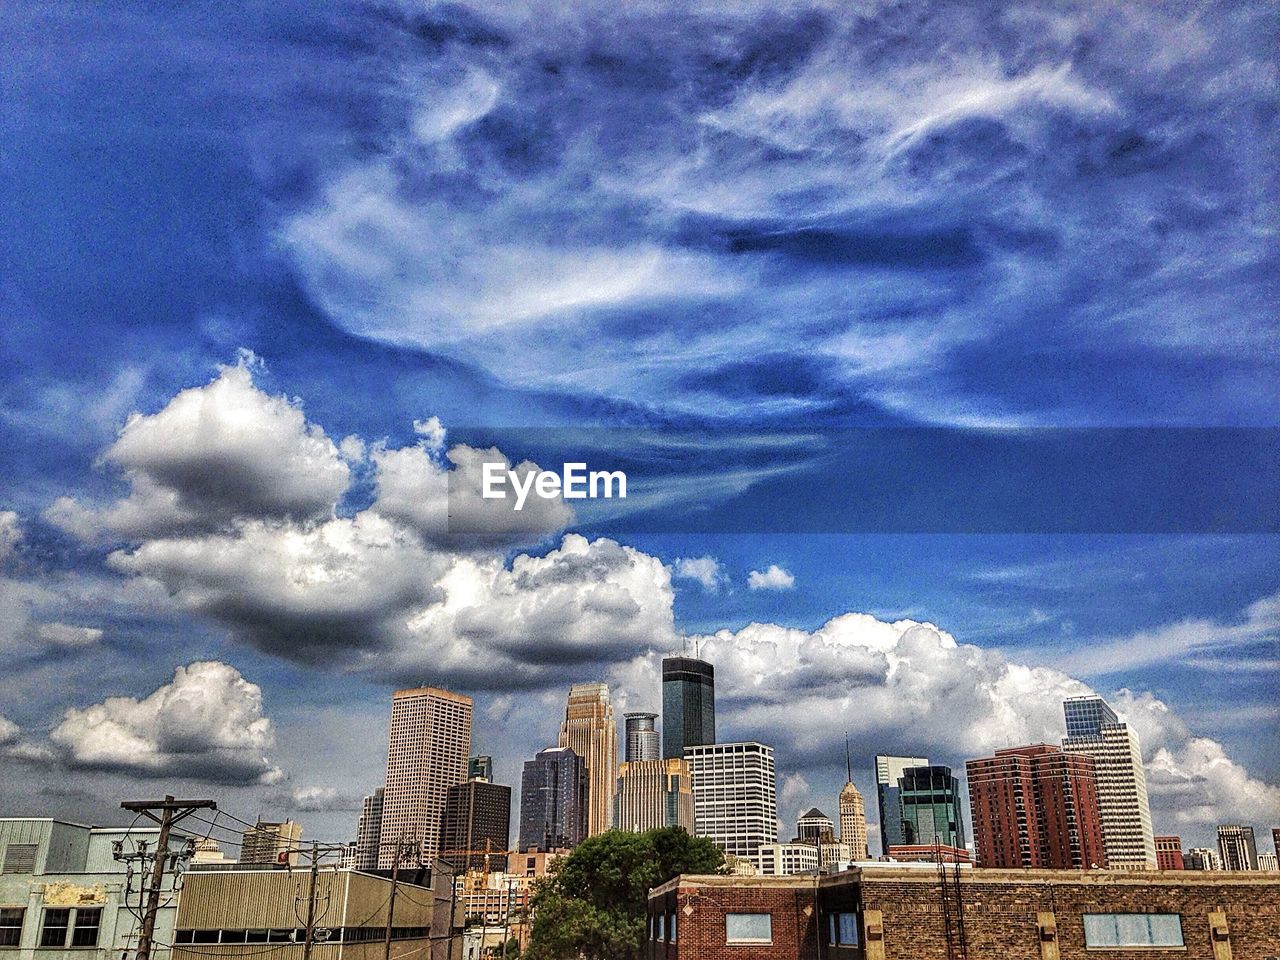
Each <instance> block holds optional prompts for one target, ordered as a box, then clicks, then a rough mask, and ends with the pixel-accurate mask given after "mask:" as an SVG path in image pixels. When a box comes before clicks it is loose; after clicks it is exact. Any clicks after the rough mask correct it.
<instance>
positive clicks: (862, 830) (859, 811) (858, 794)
mask: <svg viewBox="0 0 1280 960" xmlns="http://www.w3.org/2000/svg"><path fill="white" fill-rule="evenodd" d="M840 840H841V842H842V843H845V844H848V846H849V858H850V859H851V860H866V859H867V858H868V857H870V856H871V854H870V853H869V852H868V850H867V807H866V804H865V803H864V802H863V799H862V791H860V790H859V789H858V788H857V787H856V786H854V784H853V780H849V781H848V782H847V783H845V785H844V786H843V787H841V788H840Z"/></svg>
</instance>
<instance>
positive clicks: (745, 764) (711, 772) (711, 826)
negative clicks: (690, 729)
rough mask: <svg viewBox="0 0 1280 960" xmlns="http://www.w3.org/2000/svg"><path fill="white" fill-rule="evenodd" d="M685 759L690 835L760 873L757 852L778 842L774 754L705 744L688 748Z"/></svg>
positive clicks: (756, 746)
mask: <svg viewBox="0 0 1280 960" xmlns="http://www.w3.org/2000/svg"><path fill="white" fill-rule="evenodd" d="M685 759H686V760H688V762H689V771H690V776H691V779H692V783H693V832H694V833H695V834H697V835H698V836H700V837H707V838H709V839H710V840H712V841H714V842H715V844H716V846H718V847H719V848H720V849H721V850H723V851H724V853H725V854H726V855H732V856H735V857H742V858H745V859H746V860H748V861H750V862H751V863H753V864H755V865H756V866H757V867H759V860H758V857H757V854H758V852H759V850H760V847H762V846H764V845H766V844H773V843H777V842H778V781H777V774H776V772H775V770H774V763H773V748H772V747H769V746H766V745H765V744H763V743H755V742H748V743H710V744H703V745H700V746H693V747H688V748H687V749H686V750H685Z"/></svg>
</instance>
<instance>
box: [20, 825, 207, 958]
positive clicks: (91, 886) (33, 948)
mask: <svg viewBox="0 0 1280 960" xmlns="http://www.w3.org/2000/svg"><path fill="white" fill-rule="evenodd" d="M188 822H190V821H188ZM158 839H159V827H156V826H144V825H134V827H133V828H132V829H130V828H126V827H105V828H104V827H88V826H83V825H81V824H78V823H68V822H65V821H62V820H52V819H47V818H17V817H14V818H0V956H10V957H13V958H15V960H17V958H31V957H42V958H49V960H65V958H70V957H80V958H92V960H115V958H119V957H125V956H132V955H133V954H134V951H135V950H136V949H137V946H138V923H137V920H136V919H135V918H134V916H133V914H132V913H131V912H130V910H137V909H138V882H139V881H138V878H137V876H136V873H135V876H134V878H133V880H132V881H130V880H129V876H128V873H129V871H130V870H131V869H132V870H133V871H136V870H137V868H138V866H139V864H138V863H137V862H135V863H134V864H133V866H132V867H130V866H129V865H127V864H126V863H124V862H123V861H120V860H116V859H115V857H114V853H113V849H114V845H115V844H117V843H119V844H120V845H121V848H122V850H123V852H125V853H129V854H133V853H136V852H137V851H138V850H140V849H141V848H142V845H143V844H146V848H147V849H149V850H152V851H154V850H155V848H156V843H157V841H158ZM190 839H193V838H190V837H189V836H188V835H186V834H183V833H175V834H173V835H172V838H171V840H170V844H169V849H170V851H172V852H173V853H175V854H177V853H178V852H179V851H181V850H182V849H183V848H184V847H185V846H186V844H187V843H188V841H189V840H190ZM147 865H148V866H149V865H150V861H148V864H147ZM173 881H174V873H173V872H172V871H167V872H166V873H165V876H164V880H163V884H162V888H161V891H162V897H161V899H160V911H159V913H158V914H157V915H156V926H155V934H154V944H153V947H152V952H151V956H152V957H153V960H169V958H170V950H169V944H171V943H173V930H174V916H175V913H176V909H175V907H174V905H173V903H174V897H175V896H176V892H175V891H174V889H173ZM130 888H132V889H131V890H130ZM126 900H127V902H126Z"/></svg>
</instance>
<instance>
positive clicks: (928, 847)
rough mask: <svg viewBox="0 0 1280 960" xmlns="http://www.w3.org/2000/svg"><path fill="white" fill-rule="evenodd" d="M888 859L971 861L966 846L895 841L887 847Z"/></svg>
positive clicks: (902, 860)
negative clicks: (898, 842) (900, 842)
mask: <svg viewBox="0 0 1280 960" xmlns="http://www.w3.org/2000/svg"><path fill="white" fill-rule="evenodd" d="M889 859H890V860H895V861H898V862H899V863H964V864H969V863H972V861H973V858H972V857H971V856H969V850H968V848H967V847H949V846H947V845H946V844H945V843H902V844H897V843H895V844H894V845H893V846H891V847H890V848H889Z"/></svg>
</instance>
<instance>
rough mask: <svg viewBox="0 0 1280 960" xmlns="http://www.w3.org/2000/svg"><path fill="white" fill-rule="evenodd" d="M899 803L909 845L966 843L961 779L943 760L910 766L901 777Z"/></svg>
mask: <svg viewBox="0 0 1280 960" xmlns="http://www.w3.org/2000/svg"><path fill="white" fill-rule="evenodd" d="M898 803H899V804H900V806H901V809H902V837H903V842H904V843H905V844H906V845H908V846H912V845H920V844H932V843H941V844H943V845H944V846H948V847H957V848H963V847H964V846H965V843H966V841H967V834H966V832H965V828H964V807H963V805H962V804H961V802H960V781H959V780H957V779H956V778H955V777H954V776H952V774H951V768H950V767H945V766H942V765H941V764H934V765H932V766H925V767H907V768H906V769H905V770H903V771H902V776H901V777H899V778H898Z"/></svg>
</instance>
